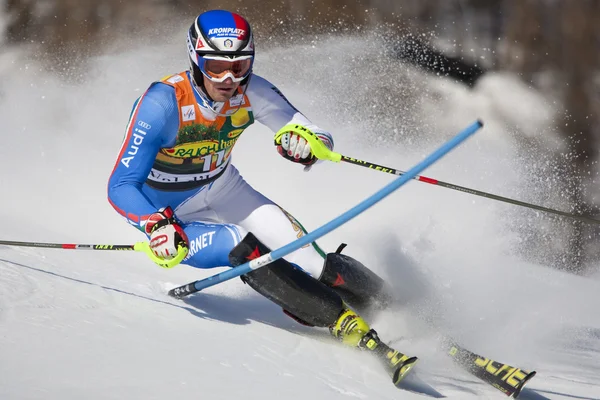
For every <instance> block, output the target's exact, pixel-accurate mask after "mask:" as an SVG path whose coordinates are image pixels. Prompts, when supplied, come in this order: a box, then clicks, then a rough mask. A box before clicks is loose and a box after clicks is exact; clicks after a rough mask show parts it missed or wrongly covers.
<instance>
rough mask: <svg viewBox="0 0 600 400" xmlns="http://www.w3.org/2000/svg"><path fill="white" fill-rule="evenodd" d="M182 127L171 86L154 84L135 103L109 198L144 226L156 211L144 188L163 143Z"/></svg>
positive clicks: (134, 221) (128, 216)
mask: <svg viewBox="0 0 600 400" xmlns="http://www.w3.org/2000/svg"><path fill="white" fill-rule="evenodd" d="M178 127H179V114H178V110H177V101H176V99H175V92H174V89H173V88H172V87H169V86H167V85H164V84H160V83H157V84H154V85H153V86H151V87H150V88H149V89H148V91H147V92H146V93H145V94H144V95H143V96H142V97H140V98H139V99H138V100H137V102H136V104H135V105H134V108H133V111H132V113H131V117H130V119H129V124H128V125H127V132H126V135H125V140H124V141H123V145H122V147H121V151H120V153H119V157H118V158H117V162H116V164H115V167H114V169H113V172H112V174H111V176H110V179H109V181H108V200H109V202H110V203H111V205H112V206H113V207H114V209H115V210H117V212H119V214H121V215H122V216H124V217H125V218H126V219H127V220H128V221H129V222H130V223H132V224H133V225H135V226H136V227H138V228H139V229H143V224H144V223H145V220H146V219H147V218H148V216H149V215H150V214H153V213H155V212H156V211H157V209H156V207H155V206H153V205H152V203H151V202H150V200H149V199H148V198H147V197H146V196H145V195H144V193H143V192H142V186H143V185H144V182H145V181H146V178H147V177H148V174H149V173H150V170H151V169H152V165H153V164H154V161H155V159H156V155H157V154H158V152H159V151H160V149H161V147H166V145H167V144H168V143H166V142H168V141H170V140H171V138H173V137H175V135H176V132H177V129H178Z"/></svg>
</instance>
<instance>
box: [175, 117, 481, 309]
mask: <svg viewBox="0 0 600 400" xmlns="http://www.w3.org/2000/svg"><path fill="white" fill-rule="evenodd" d="M482 126H483V123H482V122H481V121H476V122H474V123H473V124H471V125H469V126H468V127H467V128H465V129H464V130H463V131H461V132H460V133H458V134H457V135H456V136H454V137H453V138H451V139H450V140H448V141H447V142H446V143H444V144H443V145H442V146H441V147H440V148H439V149H437V150H436V151H434V152H433V153H431V154H430V155H429V156H427V157H426V158H425V159H424V160H423V161H421V162H420V163H418V164H417V165H415V166H414V167H413V168H411V170H410V171H408V172H407V173H406V174H405V175H403V176H400V177H398V178H397V179H394V180H393V181H392V182H390V183H388V184H387V185H386V186H384V187H383V188H382V189H380V190H379V191H377V192H376V193H374V194H373V195H371V196H370V197H368V198H366V199H365V200H363V201H362V202H360V203H359V204H357V205H356V206H354V207H353V208H351V209H350V210H348V211H346V212H345V213H343V214H342V215H340V216H338V217H337V218H335V219H333V220H331V221H329V222H327V223H326V224H325V225H323V226H321V227H320V228H317V229H316V230H315V231H313V232H311V233H308V234H306V235H304V236H302V237H301V238H299V239H296V240H294V241H293V242H290V243H288V244H287V245H285V246H283V247H280V248H278V249H276V250H273V251H271V252H270V253H267V254H264V255H262V256H260V257H257V258H255V259H253V260H251V261H249V262H247V263H245V264H242V265H238V266H237V267H234V268H232V269H230V270H227V271H225V272H221V273H219V274H216V275H213V276H210V277H208V278H205V279H202V280H199V281H195V282H191V283H188V284H187V285H183V286H180V287H177V288H174V289H171V290H169V293H168V294H169V296H173V297H177V298H181V297H184V296H187V295H190V294H192V293H196V292H199V291H200V290H202V289H206V288H208V287H211V286H214V285H216V284H219V283H221V282H225V281H227V280H229V279H233V278H235V277H237V276H240V275H244V274H247V273H248V272H250V271H252V270H255V269H258V268H260V267H264V266H265V265H267V264H269V263H271V262H273V261H276V260H278V259H280V258H282V257H285V256H286V255H288V254H290V253H291V252H293V251H296V250H298V249H299V248H301V247H302V246H305V245H307V244H310V243H312V242H314V241H315V240H317V239H319V238H320V237H322V236H324V235H326V234H327V233H329V232H331V231H332V230H334V229H336V228H338V227H340V226H341V225H343V224H345V223H346V222H348V221H349V220H351V219H352V218H354V217H356V216H357V215H359V214H361V213H363V212H364V211H366V210H367V209H369V208H370V207H372V206H373V205H375V204H377V203H378V202H379V201H381V200H383V199H384V198H385V197H387V196H388V195H390V194H391V193H393V192H394V191H396V190H397V189H398V188H400V187H401V186H402V185H404V184H405V183H406V182H408V181H409V180H411V179H412V178H413V177H414V176H416V175H417V174H418V173H419V172H421V171H423V170H424V169H425V168H427V167H429V166H430V165H431V164H433V163H435V162H436V161H437V160H439V159H440V158H442V157H443V156H444V155H446V154H447V153H448V152H450V151H451V150H453V149H454V148H455V147H456V146H458V145H459V144H460V143H462V142H463V141H465V140H466V139H467V138H468V137H469V136H471V135H473V134H474V133H475V132H477V131H478V130H479V129H480V128H481V127H482ZM325 149H326V150H327V151H328V152H329V149H327V148H325ZM317 151H318V154H317V153H315V156H316V157H318V158H321V157H327V154H328V153H327V152H323V151H322V149H321V150H317Z"/></svg>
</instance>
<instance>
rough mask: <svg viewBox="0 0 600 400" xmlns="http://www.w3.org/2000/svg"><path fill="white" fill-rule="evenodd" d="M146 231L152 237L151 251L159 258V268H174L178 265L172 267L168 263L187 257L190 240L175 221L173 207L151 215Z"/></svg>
mask: <svg viewBox="0 0 600 400" xmlns="http://www.w3.org/2000/svg"><path fill="white" fill-rule="evenodd" d="M145 230H146V233H147V234H148V235H149V236H150V249H151V250H152V252H153V253H154V255H155V256H156V257H157V258H158V261H157V260H155V262H156V263H157V264H158V265H159V266H161V267H163V268H172V267H174V266H175V265H176V264H173V265H171V264H169V263H168V261H170V260H173V259H174V258H181V259H183V258H185V256H186V255H187V253H188V248H189V245H188V238H187V235H186V234H185V232H184V231H183V228H182V227H181V225H179V224H178V223H177V221H176V220H175V215H174V213H173V210H172V209H171V207H167V208H164V209H162V210H159V211H158V212H156V213H154V214H152V215H150V217H149V218H148V222H146V226H145ZM162 261H164V263H163V262H162Z"/></svg>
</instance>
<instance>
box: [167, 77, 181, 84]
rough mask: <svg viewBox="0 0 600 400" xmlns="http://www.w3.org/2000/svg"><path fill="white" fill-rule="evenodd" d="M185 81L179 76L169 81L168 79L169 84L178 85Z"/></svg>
mask: <svg viewBox="0 0 600 400" xmlns="http://www.w3.org/2000/svg"><path fill="white" fill-rule="evenodd" d="M182 80H183V78H182V77H181V76H179V75H173V76H172V77H170V78H169V79H167V82H169V83H173V84H175V83H177V82H181V81H182Z"/></svg>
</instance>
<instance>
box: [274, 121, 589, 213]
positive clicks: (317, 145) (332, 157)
mask: <svg viewBox="0 0 600 400" xmlns="http://www.w3.org/2000/svg"><path fill="white" fill-rule="evenodd" d="M290 131H291V132H294V133H297V134H298V135H300V136H302V137H303V138H304V139H306V140H307V141H308V142H309V143H310V146H311V149H318V150H317V151H319V152H320V151H322V152H323V153H324V155H326V156H325V157H324V158H323V159H327V160H329V161H333V162H340V161H343V162H347V163H350V164H354V165H358V166H360V167H365V168H369V169H374V170H376V171H381V172H385V173H388V174H393V175H403V174H406V172H404V171H401V170H398V169H395V168H390V167H385V166H383V165H379V164H375V163H372V162H369V161H363V160H359V159H357V158H353V157H348V156H345V155H342V154H340V153H335V152H332V151H329V149H327V147H325V145H324V144H323V142H321V141H320V140H319V139H317V138H316V137H315V136H314V134H313V133H312V132H310V131H308V130H307V129H306V128H304V127H301V126H300V125H287V126H285V127H283V128H282V129H281V130H280V131H279V132H278V133H277V135H276V136H275V141H276V142H277V143H279V142H278V140H280V138H281V136H282V135H283V134H284V133H285V132H290ZM311 135H312V136H311ZM323 149H324V150H323ZM320 154H321V153H320ZM315 156H316V157H317V158H319V159H321V157H319V156H318V155H317V153H316V152H315ZM412 179H415V180H417V181H419V182H425V183H429V184H431V185H437V186H442V187H445V188H448V189H453V190H458V191H459V192H465V193H468V194H472V195H475V196H480V197H485V198H488V199H493V200H497V201H502V202H504V203H509V204H514V205H517V206H522V207H527V208H531V209H534V210H538V211H543V212H547V213H550V214H555V215H560V216H562V217H567V218H572V219H576V220H579V221H583V222H588V223H592V224H600V220H598V219H595V218H591V217H587V216H585V215H577V214H573V213H568V212H565V211H560V210H554V209H552V208H547V207H542V206H538V205H535V204H531V203H526V202H524V201H520V200H514V199H510V198H508V197H503V196H498V195H495V194H492V193H486V192H482V191H480V190H475V189H470V188H467V187H463V186H458V185H455V184H452V183H448V182H443V181H439V180H437V179H433V178H428V177H426V176H420V175H416V176H414V177H413V178H412Z"/></svg>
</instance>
